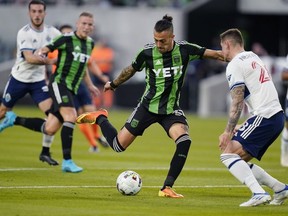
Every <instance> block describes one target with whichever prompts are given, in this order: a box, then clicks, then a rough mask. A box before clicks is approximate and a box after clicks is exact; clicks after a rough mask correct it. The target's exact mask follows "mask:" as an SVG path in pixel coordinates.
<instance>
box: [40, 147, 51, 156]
mask: <svg viewBox="0 0 288 216" xmlns="http://www.w3.org/2000/svg"><path fill="white" fill-rule="evenodd" d="M49 154H50V148H48V147H44V146H42V151H41V155H49Z"/></svg>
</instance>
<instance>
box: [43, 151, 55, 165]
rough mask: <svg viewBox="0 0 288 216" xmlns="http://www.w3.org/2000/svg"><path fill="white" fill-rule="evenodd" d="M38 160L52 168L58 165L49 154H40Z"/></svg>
mask: <svg viewBox="0 0 288 216" xmlns="http://www.w3.org/2000/svg"><path fill="white" fill-rule="evenodd" d="M39 160H40V161H42V162H46V163H48V164H49V165H52V166H57V165H59V163H58V162H57V161H56V160H54V159H53V158H52V157H51V155H50V153H48V155H45V154H40V156H39Z"/></svg>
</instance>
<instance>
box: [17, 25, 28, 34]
mask: <svg viewBox="0 0 288 216" xmlns="http://www.w3.org/2000/svg"><path fill="white" fill-rule="evenodd" d="M30 30H31V26H30V25H29V24H27V25H25V26H23V27H22V28H20V29H19V31H18V33H21V32H29V31H30Z"/></svg>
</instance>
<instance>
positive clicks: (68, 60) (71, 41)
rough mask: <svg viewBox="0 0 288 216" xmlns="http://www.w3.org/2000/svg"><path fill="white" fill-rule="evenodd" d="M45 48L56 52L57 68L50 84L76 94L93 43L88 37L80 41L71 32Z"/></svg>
mask: <svg viewBox="0 0 288 216" xmlns="http://www.w3.org/2000/svg"><path fill="white" fill-rule="evenodd" d="M47 47H48V48H49V49H50V50H51V51H53V50H55V49H57V50H58V60H57V64H56V66H57V68H56V71H55V73H54V74H53V75H52V77H51V82H57V83H59V84H63V85H65V86H66V87H67V88H68V89H69V90H71V91H72V92H74V94H76V93H77V90H78V88H79V85H80V83H81V81H82V79H83V76H84V75H85V73H86V68H87V63H88V60H89V58H90V55H91V52H92V49H93V47H94V41H93V40H92V38H90V37H88V38H87V39H85V40H84V39H80V38H79V37H78V36H77V35H76V34H75V32H71V33H68V34H65V35H62V36H59V37H58V38H56V39H55V40H54V41H53V42H52V43H51V44H49V45H47Z"/></svg>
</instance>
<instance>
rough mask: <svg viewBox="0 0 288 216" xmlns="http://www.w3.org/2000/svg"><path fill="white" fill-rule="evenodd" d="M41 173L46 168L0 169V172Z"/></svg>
mask: <svg viewBox="0 0 288 216" xmlns="http://www.w3.org/2000/svg"><path fill="white" fill-rule="evenodd" d="M39 170H40V171H41V170H48V168H0V172H15V171H39Z"/></svg>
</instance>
